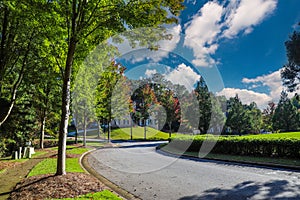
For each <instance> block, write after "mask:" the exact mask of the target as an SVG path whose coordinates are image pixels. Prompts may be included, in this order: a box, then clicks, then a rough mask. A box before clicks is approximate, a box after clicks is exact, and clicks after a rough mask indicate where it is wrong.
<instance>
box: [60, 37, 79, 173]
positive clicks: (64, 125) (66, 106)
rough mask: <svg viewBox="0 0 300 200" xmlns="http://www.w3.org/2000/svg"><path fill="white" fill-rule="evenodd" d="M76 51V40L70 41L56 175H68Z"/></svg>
mask: <svg viewBox="0 0 300 200" xmlns="http://www.w3.org/2000/svg"><path fill="white" fill-rule="evenodd" d="M75 49H76V41H75V38H73V37H72V38H71V39H70V43H69V48H68V54H67V61H66V69H65V73H64V81H63V91H62V114H61V121H60V127H59V141H58V156H57V168H56V175H65V174H66V145H67V132H68V123H69V115H70V97H71V93H70V87H71V72H72V64H73V59H74V54H75Z"/></svg>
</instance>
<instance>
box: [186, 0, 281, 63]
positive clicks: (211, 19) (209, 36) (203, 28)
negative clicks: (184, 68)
mask: <svg viewBox="0 0 300 200" xmlns="http://www.w3.org/2000/svg"><path fill="white" fill-rule="evenodd" d="M277 1H278V0H231V1H230V2H229V3H227V4H226V3H223V4H220V3H218V2H217V1H209V2H207V3H206V4H205V5H204V6H203V7H202V8H201V9H200V10H199V12H198V13H197V14H195V15H194V16H193V18H192V20H191V21H190V22H188V23H186V24H185V28H186V31H185V34H186V35H185V39H184V45H185V46H187V47H189V48H191V49H192V50H193V52H194V57H195V58H194V60H193V64H195V65H196V66H201V67H209V66H212V65H215V64H218V62H217V61H216V60H215V59H213V58H211V57H210V56H211V55H214V54H215V52H216V51H217V49H218V47H219V45H218V42H219V41H220V40H221V39H222V38H234V37H236V36H237V35H238V34H240V33H243V34H249V33H251V32H252V31H253V29H254V28H255V26H257V25H258V24H260V23H262V21H263V20H264V19H266V18H267V17H268V16H269V15H270V14H272V13H273V12H274V10H275V9H276V6H277Z"/></svg>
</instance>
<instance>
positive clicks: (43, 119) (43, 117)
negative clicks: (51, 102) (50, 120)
mask: <svg viewBox="0 0 300 200" xmlns="http://www.w3.org/2000/svg"><path fill="white" fill-rule="evenodd" d="M41 122H42V123H41V135H40V148H41V149H44V138H45V123H46V113H45V111H44V112H43V116H42V120H41Z"/></svg>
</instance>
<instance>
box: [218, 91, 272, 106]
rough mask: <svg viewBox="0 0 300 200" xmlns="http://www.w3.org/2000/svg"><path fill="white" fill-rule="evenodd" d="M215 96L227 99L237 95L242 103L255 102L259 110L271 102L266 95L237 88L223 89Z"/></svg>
mask: <svg viewBox="0 0 300 200" xmlns="http://www.w3.org/2000/svg"><path fill="white" fill-rule="evenodd" d="M216 95H218V96H225V97H226V98H227V99H229V98H230V97H235V95H238V96H239V98H240V99H241V101H242V103H244V104H250V103H252V102H255V103H256V104H257V107H258V108H259V109H264V108H266V105H267V104H268V102H270V101H272V98H271V97H270V96H269V95H267V94H264V93H259V92H254V91H252V90H246V89H238V88H224V89H223V90H222V91H220V92H217V93H216Z"/></svg>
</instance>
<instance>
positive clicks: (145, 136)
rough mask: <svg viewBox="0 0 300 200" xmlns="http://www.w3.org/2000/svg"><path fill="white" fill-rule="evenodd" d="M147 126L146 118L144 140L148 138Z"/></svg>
mask: <svg viewBox="0 0 300 200" xmlns="http://www.w3.org/2000/svg"><path fill="white" fill-rule="evenodd" d="M146 132H147V127H146V119H144V140H146V139H147V133H146Z"/></svg>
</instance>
